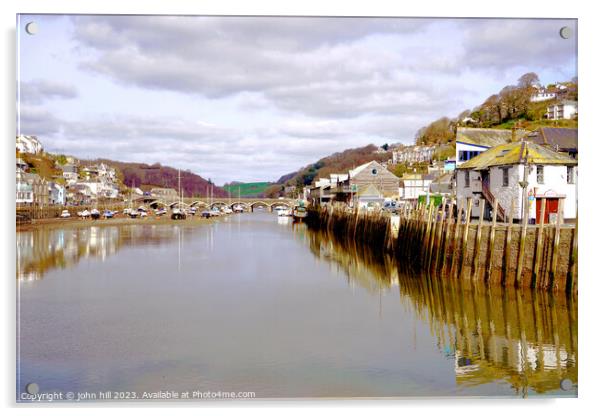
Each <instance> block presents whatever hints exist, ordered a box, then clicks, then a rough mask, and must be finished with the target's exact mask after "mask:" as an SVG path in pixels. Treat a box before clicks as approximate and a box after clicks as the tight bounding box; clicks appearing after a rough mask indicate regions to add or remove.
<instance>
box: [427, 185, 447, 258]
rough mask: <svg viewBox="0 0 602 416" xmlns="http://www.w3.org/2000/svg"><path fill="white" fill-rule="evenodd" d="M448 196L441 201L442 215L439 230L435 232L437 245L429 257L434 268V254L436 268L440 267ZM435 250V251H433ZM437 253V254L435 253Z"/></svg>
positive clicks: (438, 224) (438, 225)
mask: <svg viewBox="0 0 602 416" xmlns="http://www.w3.org/2000/svg"><path fill="white" fill-rule="evenodd" d="M446 202H447V200H446V198H445V197H444V198H443V200H442V203H441V207H442V209H441V217H440V218H439V222H438V223H437V232H436V234H435V246H434V248H433V247H431V254H430V259H429V267H430V268H432V267H433V265H432V263H433V256H434V258H435V268H437V267H439V254H440V253H441V238H442V235H443V223H444V222H445V208H446V205H445V204H446ZM433 250H435V252H433ZM435 253H436V254H435Z"/></svg>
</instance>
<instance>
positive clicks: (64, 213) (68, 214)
mask: <svg viewBox="0 0 602 416" xmlns="http://www.w3.org/2000/svg"><path fill="white" fill-rule="evenodd" d="M69 217H71V214H70V213H69V210H66V209H64V210H63V211H62V212H61V218H69Z"/></svg>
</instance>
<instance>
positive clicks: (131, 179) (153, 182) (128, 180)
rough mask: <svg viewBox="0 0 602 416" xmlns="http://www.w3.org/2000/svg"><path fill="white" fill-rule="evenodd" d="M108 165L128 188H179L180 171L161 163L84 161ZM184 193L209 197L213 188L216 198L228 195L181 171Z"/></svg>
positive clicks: (186, 195) (200, 178)
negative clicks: (114, 169)
mask: <svg viewBox="0 0 602 416" xmlns="http://www.w3.org/2000/svg"><path fill="white" fill-rule="evenodd" d="M100 162H103V163H106V164H107V165H110V166H113V167H115V168H116V169H117V170H118V176H119V177H120V179H121V180H122V181H123V183H124V184H125V185H126V186H137V187H140V188H142V189H143V190H148V189H150V188H153V187H160V188H174V189H177V188H178V170H177V169H175V168H172V167H169V166H162V165H161V164H160V163H155V164H153V165H149V164H146V163H133V162H118V161H114V160H108V159H96V160H92V161H82V164H94V163H100ZM181 184H182V193H183V194H184V196H185V197H191V196H201V197H204V196H207V195H208V194H210V193H211V188H213V196H214V197H226V196H228V193H227V192H226V191H225V190H224V189H222V188H220V187H219V186H216V185H214V184H213V183H210V182H209V181H207V180H206V179H204V178H202V177H201V176H199V175H197V174H195V173H192V172H189V171H181Z"/></svg>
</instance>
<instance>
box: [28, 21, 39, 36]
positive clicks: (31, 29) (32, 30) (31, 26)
mask: <svg viewBox="0 0 602 416" xmlns="http://www.w3.org/2000/svg"><path fill="white" fill-rule="evenodd" d="M25 31H26V32H27V33H28V34H29V35H35V34H36V33H38V24H37V23H36V22H29V23H27V24H26V25H25Z"/></svg>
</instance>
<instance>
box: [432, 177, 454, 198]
mask: <svg viewBox="0 0 602 416" xmlns="http://www.w3.org/2000/svg"><path fill="white" fill-rule="evenodd" d="M454 186H455V180H454V174H453V172H447V173H444V174H443V175H441V176H439V177H438V178H435V179H434V180H433V181H432V182H431V184H430V186H429V191H430V193H431V194H437V195H445V196H447V197H449V196H451V195H453V194H454Z"/></svg>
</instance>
